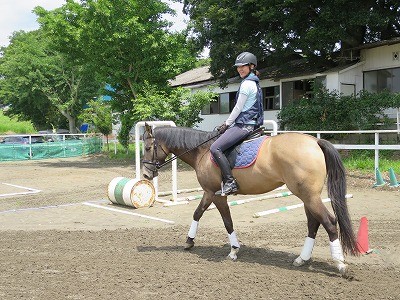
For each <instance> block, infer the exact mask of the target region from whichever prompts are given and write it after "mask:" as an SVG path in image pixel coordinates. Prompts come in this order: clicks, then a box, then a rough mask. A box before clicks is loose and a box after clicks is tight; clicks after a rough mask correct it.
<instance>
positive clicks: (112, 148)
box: [103, 143, 136, 160]
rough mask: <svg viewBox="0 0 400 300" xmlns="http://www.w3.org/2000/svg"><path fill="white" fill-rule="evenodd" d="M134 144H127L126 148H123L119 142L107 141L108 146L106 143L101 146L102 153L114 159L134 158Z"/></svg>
mask: <svg viewBox="0 0 400 300" xmlns="http://www.w3.org/2000/svg"><path fill="white" fill-rule="evenodd" d="M135 149H136V148H135V144H134V143H131V144H129V147H128V149H125V148H124V147H123V146H122V145H121V144H120V143H116V144H114V143H109V147H107V145H106V144H104V146H103V154H104V155H106V156H107V157H108V158H109V159H115V160H134V159H135V151H136V150H135Z"/></svg>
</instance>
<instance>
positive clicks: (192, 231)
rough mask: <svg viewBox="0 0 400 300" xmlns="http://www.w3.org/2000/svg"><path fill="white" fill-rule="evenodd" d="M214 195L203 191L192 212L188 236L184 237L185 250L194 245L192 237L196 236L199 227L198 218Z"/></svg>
mask: <svg viewBox="0 0 400 300" xmlns="http://www.w3.org/2000/svg"><path fill="white" fill-rule="evenodd" d="M213 197H214V193H212V192H204V194H203V198H202V199H201V201H200V203H199V205H198V206H197V208H196V210H195V211H194V213H193V221H192V224H191V225H190V229H189V233H188V237H187V239H186V245H185V250H189V249H191V248H193V246H194V238H195V237H196V234H197V230H198V228H199V221H200V218H201V217H202V216H203V214H204V212H205V211H206V210H207V208H208V207H209V206H210V204H211V202H212V200H213Z"/></svg>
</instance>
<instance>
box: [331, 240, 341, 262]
mask: <svg viewBox="0 0 400 300" xmlns="http://www.w3.org/2000/svg"><path fill="white" fill-rule="evenodd" d="M329 243H330V248H331V255H332V259H333V260H334V261H340V262H344V256H343V250H342V246H341V245H340V241H339V239H336V240H334V241H333V242H329Z"/></svg>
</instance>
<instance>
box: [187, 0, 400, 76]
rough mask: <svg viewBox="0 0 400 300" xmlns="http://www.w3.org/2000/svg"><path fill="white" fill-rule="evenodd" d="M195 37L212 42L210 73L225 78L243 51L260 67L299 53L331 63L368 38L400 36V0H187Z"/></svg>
mask: <svg viewBox="0 0 400 300" xmlns="http://www.w3.org/2000/svg"><path fill="white" fill-rule="evenodd" d="M184 9H185V12H186V13H187V14H188V15H189V16H190V27H191V30H192V33H193V34H192V36H193V40H194V41H195V43H196V45H197V47H198V48H201V49H202V48H203V47H209V48H210V57H211V59H212V63H211V73H212V74H213V75H214V76H215V77H217V78H221V79H227V78H229V77H230V76H232V75H233V74H234V70H233V68H228V67H227V66H231V65H232V62H233V61H234V59H235V57H236V55H237V54H238V53H240V52H242V51H252V52H254V53H255V54H256V55H257V56H258V58H259V60H260V62H259V64H260V65H261V67H264V66H267V65H276V64H280V63H282V62H285V61H287V60H290V59H293V58H294V57H297V58H298V57H300V56H301V57H303V58H307V59H308V60H310V61H313V62H314V63H318V64H322V65H328V66H329V65H332V64H337V63H338V62H340V60H341V59H343V61H345V60H346V59H347V57H346V56H348V52H347V50H348V49H350V48H354V47H356V46H359V45H361V44H363V43H368V42H374V41H379V40H384V39H390V38H393V37H399V36H400V22H399V21H400V8H399V4H398V1H395V0H346V1H344V0H332V1H320V0H311V1H301V0H259V1H254V0H242V1H235V2H232V1H229V0H218V1H217V0H204V1H197V0H184Z"/></svg>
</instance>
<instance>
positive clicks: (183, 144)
mask: <svg viewBox="0 0 400 300" xmlns="http://www.w3.org/2000/svg"><path fill="white" fill-rule="evenodd" d="M153 133H154V136H155V138H156V139H157V140H162V141H163V142H164V143H165V144H166V146H167V147H168V148H179V149H191V148H195V147H197V146H199V144H201V143H203V142H204V141H206V140H208V139H210V138H212V137H213V136H216V135H217V132H216V131H211V132H210V131H202V130H197V129H192V128H188V127H156V128H154V131H153ZM215 140H216V139H212V140H210V141H208V142H206V143H205V144H204V145H202V146H203V147H210V145H211V144H212V143H213V142H214V141H215Z"/></svg>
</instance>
